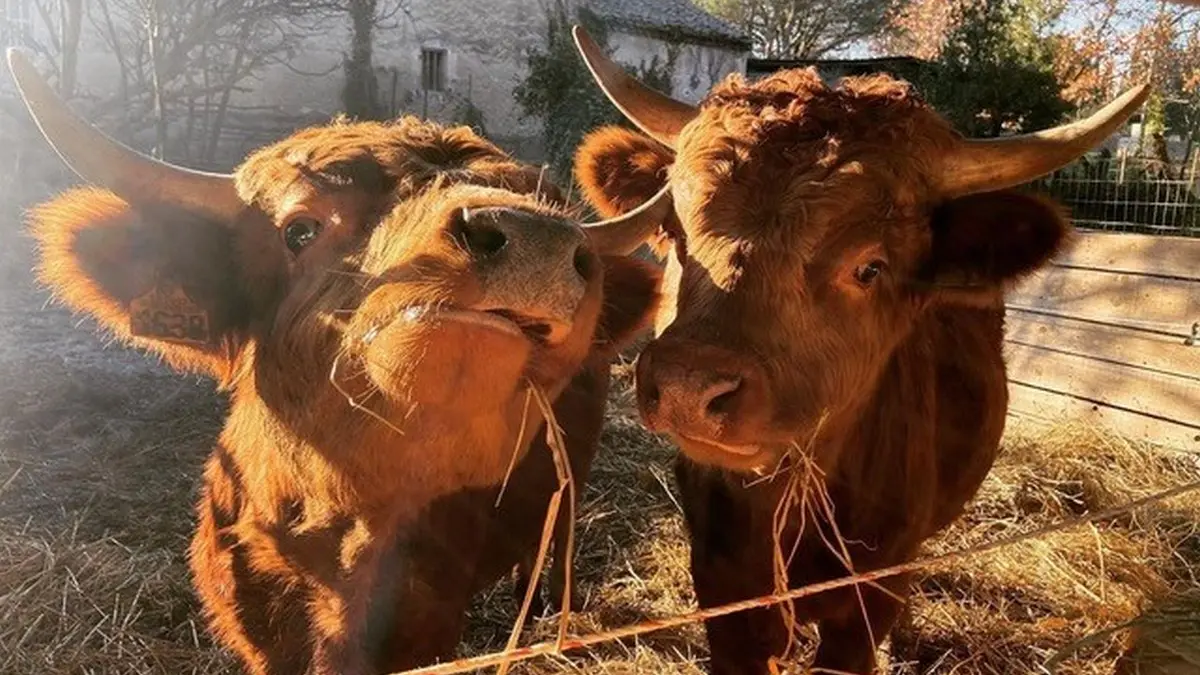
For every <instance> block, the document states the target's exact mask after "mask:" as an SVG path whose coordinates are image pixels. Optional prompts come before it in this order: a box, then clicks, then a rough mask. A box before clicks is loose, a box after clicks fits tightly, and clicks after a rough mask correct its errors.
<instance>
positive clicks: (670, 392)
mask: <svg viewBox="0 0 1200 675" xmlns="http://www.w3.org/2000/svg"><path fill="white" fill-rule="evenodd" d="M680 352H682V354H680ZM711 352H712V350H710V349H700V350H695V349H686V348H684V349H681V350H679V352H676V353H675V354H668V353H664V351H663V350H655V349H653V345H652V346H651V348H648V349H646V350H645V351H644V352H642V355H641V357H639V359H638V367H637V392H638V406H639V408H640V409H641V413H642V417H643V419H644V420H645V421H646V425H647V426H648V427H650V428H651V429H652V430H653V431H670V432H674V433H677V434H680V435H683V436H687V437H690V438H693V439H695V440H702V441H710V442H718V443H724V442H726V441H727V440H728V439H730V438H732V437H737V436H741V431H742V429H741V427H742V426H743V424H742V423H743V421H744V420H745V418H746V416H747V413H748V412H749V411H750V410H751V408H752V407H753V406H755V405H757V404H759V403H761V399H762V398H763V397H762V396H761V395H760V394H761V393H762V390H763V387H764V383H763V376H762V374H761V372H760V370H759V368H757V367H755V366H754V365H752V364H748V363H738V362H737V361H736V360H734V359H728V358H724V359H723V358H721V357H719V356H716V355H714V354H712V353H711ZM680 356H682V358H680ZM756 401H757V402H758V403H756Z"/></svg>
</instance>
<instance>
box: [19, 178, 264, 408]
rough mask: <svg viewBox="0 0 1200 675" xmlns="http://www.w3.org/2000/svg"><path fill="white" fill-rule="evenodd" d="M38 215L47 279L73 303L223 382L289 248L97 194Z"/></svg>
mask: <svg viewBox="0 0 1200 675" xmlns="http://www.w3.org/2000/svg"><path fill="white" fill-rule="evenodd" d="M30 216H31V217H30V228H31V231H32V234H33V236H34V238H35V239H36V240H37V242H38V244H39V249H40V260H39V262H38V268H37V272H38V277H39V280H40V281H41V282H42V283H44V284H46V285H47V286H48V287H49V288H50V289H51V291H52V292H53V293H54V294H55V295H56V296H58V297H59V298H60V299H61V300H62V301H64V302H65V304H67V305H68V306H69V307H71V308H72V309H73V310H76V311H82V312H86V313H87V314H90V315H92V316H93V317H94V318H96V319H97V320H98V321H99V322H100V324H101V325H103V326H104V327H106V328H107V329H109V330H111V331H112V332H113V333H115V334H116V335H117V336H118V337H120V338H122V339H124V340H125V341H127V342H129V343H132V344H134V345H135V346H138V347H142V348H145V349H148V350H150V351H153V352H155V353H158V354H159V355H161V356H162V357H163V358H164V359H165V360H166V361H167V363H169V364H170V365H171V366H172V367H174V368H176V369H177V370H181V371H185V372H201V373H206V374H208V375H211V376H213V377H215V378H217V380H218V381H219V382H220V383H221V384H222V385H227V384H229V383H230V382H231V380H232V379H233V376H234V373H235V370H236V368H237V362H238V359H239V356H240V354H241V353H242V351H243V348H244V347H245V346H246V344H247V343H248V341H249V339H250V335H251V334H252V332H253V331H254V330H255V317H263V316H266V315H267V312H266V306H267V305H268V304H269V303H270V302H271V301H272V300H271V298H272V297H273V296H275V294H277V293H278V291H279V289H280V288H281V285H280V284H281V283H282V281H283V279H284V270H285V269H286V267H285V265H286V262H285V260H284V258H283V256H282V251H280V250H278V249H279V245H278V243H277V242H275V243H274V245H273V244H272V243H271V242H268V241H266V239H268V238H269V235H268V232H273V231H274V228H269V227H266V228H258V229H255V228H236V227H234V224H233V223H224V222H217V221H214V220H212V219H211V218H210V217H205V216H200V215H196V214H194V213H191V212H189V211H185V210H183V209H180V208H178V207H173V206H165V205H158V206H141V205H139V206H138V207H136V208H135V207H133V206H131V205H130V204H129V203H127V202H125V201H124V200H122V199H121V198H120V197H117V196H116V195H115V194H113V193H111V192H108V191H105V190H97V189H92V188H85V189H77V190H72V191H69V192H67V193H64V194H63V195H60V196H59V197H58V198H56V199H54V200H52V201H50V202H48V203H46V204H43V205H41V206H39V207H36V208H35V209H34V210H33V211H32V212H31V214H30ZM256 233H257V236H256ZM243 261H254V264H253V268H252V269H250V268H249V266H248V265H246V264H244V263H243Z"/></svg>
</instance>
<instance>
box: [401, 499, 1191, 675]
mask: <svg viewBox="0 0 1200 675" xmlns="http://www.w3.org/2000/svg"><path fill="white" fill-rule="evenodd" d="M1196 490H1200V480H1197V481H1192V482H1189V483H1186V484H1184V485H1180V486H1178V487H1175V488H1172V489H1169V490H1164V491H1161V492H1156V493H1154V494H1152V495H1149V496H1147V497H1143V498H1141V499H1137V500H1134V501H1131V502H1129V503H1127V504H1123V505H1121V506H1117V507H1114V508H1111V509H1106V510H1103V511H1099V512H1096V513H1092V514H1088V515H1086V516H1080V517H1076V518H1070V519H1067V520H1064V521H1060V522H1058V523H1056V524H1054V525H1050V526H1047V527H1042V528H1038V529H1036V530H1033V531H1031V532H1026V533H1023V534H1018V535H1014V536H1011V537H1005V538H1002V539H997V540H994V541H991V542H988V543H985V544H979V545H976V546H971V547H968V548H965V549H960V550H956V551H951V552H949V553H943V554H940V555H934V556H930V557H927V558H924V559H921V560H915V561H912V562H909V563H905V564H902V565H893V566H891V567H886V568H883V569H879V570H874V571H871V572H865V573H859V574H854V575H851V576H847V577H843V578H841V579H835V580H832V581H826V582H822V583H817V584H811V585H808V586H803V587H801V588H796V589H793V590H790V591H788V592H786V593H775V594H772V595H767V596H762V597H759V598H752V599H749V600H742V601H740V602H734V603H730V604H727V605H721V606H719V607H712V608H709V609H705V610H700V611H697V612H691V613H688V614H683V615H679V616H674V617H668V618H663V619H655V620H651V621H646V622H643V623H639V624H635V625H632V626H626V627H623V628H618V629H615V630H609V631H603V632H599V633H594V634H591V635H584V636H581V637H577V638H573V639H569V640H562V639H559V640H557V641H554V642H541V643H538V644H534V645H530V646H528V647H521V648H518V649H506V650H505V651H503V652H495V653H492V654H484V655H481V656H476V657H472V658H466V659H459V660H456V661H452V662H449V663H444V664H439V665H434V666H427V667H423V668H416V669H412V670H407V671H404V672H403V673H397V674H394V675H454V674H456V673H465V672H468V671H471V670H475V669H477V668H486V667H491V666H507V665H510V664H512V663H517V662H520V661H527V660H529V659H532V658H534V657H537V656H545V655H555V654H561V653H563V652H565V651H570V650H575V649H582V648H584V647H590V646H593V645H599V644H602V643H606V642H613V641H616V640H621V639H625V638H630V637H635V636H639V635H645V634H647V633H653V632H656V631H660V630H664V629H666V628H677V627H680V626H686V625H688V624H692V623H698V622H701V621H706V620H708V619H712V618H716V617H719V616H725V615H728V614H734V613H737V612H741V611H745V610H748V609H756V608H762V607H770V606H773V605H777V604H779V603H782V602H788V601H790V600H796V599H799V598H804V597H808V596H811V595H816V594H817V593H823V592H825V591H831V590H834V589H838V588H844V587H846V586H850V585H854V584H860V583H867V582H873V581H878V580H879V579H884V578H886V577H891V576H895V575H898V574H906V573H909V572H916V571H919V570H922V569H924V568H926V567H929V566H931V565H935V564H939V563H946V562H950V561H953V560H961V559H964V558H970V557H974V556H978V555H981V554H983V553H986V552H988V551H994V550H997V549H1001V548H1005V547H1007V546H1012V545H1014V544H1018V543H1020V542H1023V541H1027V540H1030V539H1035V538H1038V537H1044V536H1046V535H1049V534H1053V533H1056V532H1060V531H1062V530H1066V529H1070V528H1074V527H1079V526H1081V525H1085V524H1088V523H1093V522H1096V521H1103V520H1110V519H1113V518H1116V517H1118V516H1123V515H1126V514H1128V513H1130V512H1132V511H1134V510H1137V509H1140V508H1142V507H1145V506H1148V505H1150V504H1154V503H1157V502H1161V501H1164V500H1167V499H1171V498H1173V497H1177V496H1179V495H1182V494H1186V493H1188V492H1193V491H1196Z"/></svg>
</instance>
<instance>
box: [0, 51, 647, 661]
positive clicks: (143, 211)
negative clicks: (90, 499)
mask: <svg viewBox="0 0 1200 675" xmlns="http://www.w3.org/2000/svg"><path fill="white" fill-rule="evenodd" d="M9 66H10V69H11V70H12V72H13V75H14V78H15V80H16V82H17V84H18V87H19V89H20V91H21V93H22V95H23V96H24V98H25V101H26V104H27V105H28V107H29V109H30V112H31V113H32V115H33V117H34V119H35V121H36V122H37V123H38V125H39V127H40V128H41V129H42V131H43V133H44V134H45V136H46V137H47V138H48V139H49V140H50V142H51V144H52V145H53V146H54V148H55V149H56V151H57V152H58V153H59V154H60V155H61V156H62V158H63V159H64V160H65V161H66V163H67V164H68V165H69V166H70V167H71V168H72V169H73V170H74V171H75V172H76V173H78V174H79V175H80V176H81V177H83V178H85V179H87V180H89V181H91V182H93V183H95V184H97V186H98V187H95V188H86V189H75V190H71V191H69V192H67V193H65V194H63V195H61V196H59V197H57V198H56V199H54V200H52V201H50V202H48V203H46V204H43V205H41V206H39V207H37V208H36V209H35V210H34V211H33V213H32V219H31V220H32V229H33V232H34V234H35V236H36V238H37V239H38V240H39V243H40V246H41V261H40V265H39V272H40V278H41V279H42V281H43V282H44V283H46V284H47V285H48V286H49V287H50V288H51V289H52V290H53V291H55V292H56V294H57V295H58V296H59V297H60V298H61V299H62V300H64V301H65V302H66V304H67V305H69V306H70V307H72V308H74V309H76V310H80V311H83V312H86V313H89V314H91V315H92V316H94V317H95V318H96V319H97V320H98V321H99V322H100V323H101V324H102V325H103V326H105V327H106V328H108V329H109V330H111V331H112V332H113V333H115V334H116V335H117V336H119V337H121V338H123V339H125V340H127V341H128V342H130V343H132V344H134V345H136V346H139V347H142V348H145V349H147V350H149V351H151V352H153V353H157V354H158V355H160V356H161V357H162V358H164V359H165V360H166V361H167V363H169V364H170V365H172V366H173V367H175V368H177V369H179V370H184V371H194V372H200V373H205V374H208V375H211V376H212V377H214V378H215V379H216V380H217V381H218V382H219V383H220V385H221V386H222V387H223V388H226V389H228V390H230V391H231V398H232V402H231V410H230V414H229V418H228V420H227V423H226V426H225V429H224V431H223V433H222V434H221V436H220V440H219V443H218V445H217V447H216V449H215V450H214V451H213V454H212V456H211V458H210V460H209V462H208V464H207V466H206V469H205V474H204V479H203V487H202V493H201V499H200V502H199V505H198V516H199V526H198V529H197V532H196V534H195V537H194V538H193V541H192V546H191V550H190V564H191V568H192V572H193V575H194V581H195V585H196V588H197V591H198V593H199V595H200V597H201V600H202V602H203V605H204V608H205V610H206V613H207V616H208V619H209V622H210V626H211V628H212V630H213V631H214V633H215V634H216V636H217V638H218V639H219V640H220V641H221V642H222V643H223V644H225V645H226V646H228V647H230V648H231V649H232V650H233V651H234V652H235V653H236V654H237V655H238V656H239V657H240V658H241V660H242V661H243V662H244V664H245V665H246V667H247V668H248V669H249V670H250V671H251V672H254V673H339V674H342V675H357V674H364V673H374V672H379V671H381V670H387V671H390V670H394V669H398V668H400V667H407V666H410V665H415V663H413V661H414V659H415V658H420V657H421V655H423V654H425V653H427V652H428V651H429V650H430V649H431V648H430V646H429V644H428V643H427V642H426V641H425V639H424V638H425V637H426V636H427V632H428V630H427V629H426V630H425V632H422V631H421V630H415V629H414V628H413V625H414V622H413V621H412V620H408V619H410V618H411V619H414V620H415V621H416V622H417V623H421V622H424V621H426V620H428V622H429V625H444V624H445V622H440V624H439V621H437V620H435V617H434V616H433V615H434V614H436V613H438V612H441V611H443V607H442V606H441V605H440V604H439V603H440V600H441V599H440V598H438V597H437V596H436V595H432V596H431V595H429V594H427V593H423V592H422V589H424V588H428V587H429V586H431V585H436V583H435V582H430V581H429V579H431V578H432V579H435V580H439V581H440V580H441V579H442V578H443V577H441V576H439V575H446V577H448V578H451V579H455V578H457V580H458V582H459V586H470V585H474V586H478V584H479V583H480V582H479V579H481V578H482V577H483V576H486V574H498V572H496V571H495V570H494V569H490V568H485V569H479V568H475V567H467V568H464V569H462V570H461V571H459V572H457V575H458V576H457V577H455V575H454V574H449V573H448V570H449V569H451V568H453V565H450V564H447V565H445V566H442V567H438V565H437V563H438V559H439V557H438V556H434V557H430V556H429V555H428V552H429V550H431V548H430V546H429V545H428V543H429V542H428V537H429V536H434V535H436V536H440V537H443V539H442V540H439V541H445V540H449V541H454V539H455V538H459V539H462V540H466V541H468V542H470V541H472V540H476V539H478V540H481V541H483V542H484V543H482V544H479V545H478V549H479V550H481V551H482V555H489V554H490V552H491V551H500V552H501V553H502V554H503V555H506V556H508V557H507V561H508V564H509V566H510V567H511V565H512V563H513V562H516V561H518V560H519V559H522V558H528V556H529V552H528V551H524V550H521V551H515V550H511V549H508V550H506V549H500V548H499V547H497V546H495V545H492V544H490V543H489V542H487V541H486V539H485V538H486V537H492V536H506V535H507V533H508V531H509V530H512V531H522V532H523V531H534V532H538V531H540V529H541V522H542V512H543V510H544V508H545V504H546V498H547V497H548V496H549V491H550V489H552V488H553V487H557V485H556V484H555V483H554V482H553V478H552V476H553V472H552V471H547V470H545V469H544V468H541V469H540V468H539V466H541V467H544V466H546V465H548V463H546V460H545V459H544V458H543V459H541V460H539V461H541V462H543V464H540V465H539V464H537V463H536V462H535V463H529V464H523V467H524V468H523V469H522V470H519V471H518V475H517V476H516V478H515V483H514V485H512V486H510V490H513V491H517V492H519V491H520V490H521V489H524V488H528V489H531V490H533V491H537V490H540V492H538V494H536V495H521V497H522V498H523V499H525V500H527V501H536V500H538V499H539V498H540V499H541V503H540V508H533V507H530V506H529V505H528V504H525V503H523V502H521V501H520V500H517V501H515V502H512V503H513V504H515V506H508V507H505V508H506V509H507V510H502V511H501V512H500V513H498V514H496V515H494V516H492V515H490V512H491V511H492V508H493V507H492V502H491V500H490V499H489V500H488V501H486V503H483V504H481V502H480V499H479V497H478V496H476V497H474V498H473V499H474V502H472V501H471V499H467V500H466V501H463V502H461V503H462V504H466V505H467V506H468V507H469V506H471V504H472V503H474V504H475V505H476V508H475V511H474V513H476V515H479V513H480V511H481V509H482V510H483V512H484V513H487V514H489V515H488V517H481V519H480V522H482V526H483V527H484V529H482V530H476V531H467V530H464V528H463V527H461V526H462V525H467V526H470V524H469V523H466V524H464V523H457V522H453V519H451V520H450V522H442V521H440V520H439V514H443V515H444V514H446V513H451V514H452V515H453V513H454V511H453V509H451V510H450V511H445V510H443V511H438V509H434V512H433V513H432V514H429V515H427V516H426V518H427V520H425V521H422V514H423V513H424V510H425V509H426V507H428V506H429V505H430V504H431V503H432V502H434V501H435V500H437V499H439V498H446V496H447V495H453V494H455V493H457V492H459V491H461V490H463V489H464V488H477V489H479V488H484V487H485V486H489V485H494V484H497V483H499V482H500V480H501V478H502V477H503V475H504V473H505V470H506V468H507V466H508V465H509V462H510V458H511V457H512V456H513V454H514V453H517V454H518V455H520V454H523V453H524V452H525V448H527V447H528V446H529V444H530V439H531V438H533V436H534V435H535V434H536V433H537V431H536V430H537V429H538V427H539V424H541V423H542V417H541V414H540V411H539V408H538V406H537V405H529V404H528V403H529V401H528V399H529V390H530V388H531V387H532V386H537V387H540V388H541V389H543V390H544V391H545V392H546V393H547V395H548V396H549V397H550V398H551V400H555V399H556V398H557V397H558V396H559V394H560V393H562V392H563V390H564V389H566V390H567V393H566V394H564V395H563V398H562V399H561V403H562V406H565V407H559V408H558V410H559V413H558V415H559V417H560V420H561V422H562V423H563V424H564V426H566V427H567V431H568V433H570V434H573V435H575V436H578V440H575V441H573V442H574V443H575V445H574V446H573V448H574V449H575V451H576V454H580V453H582V456H584V457H585V458H587V457H590V453H591V450H592V447H593V445H594V439H595V435H596V434H595V432H594V430H595V429H596V425H597V422H596V419H597V418H598V417H599V415H600V414H602V411H603V405H604V396H603V391H602V389H603V387H601V386H597V384H596V377H597V373H599V372H603V371H604V366H605V364H606V363H607V359H608V357H609V355H610V354H611V353H612V352H613V351H614V350H615V349H617V348H619V347H620V346H621V345H622V344H624V343H625V342H627V341H628V340H630V339H631V338H632V336H633V333H635V332H636V331H637V330H639V329H640V327H641V326H643V325H644V323H645V322H646V321H647V320H648V317H649V314H650V313H651V312H652V311H653V307H654V303H655V301H656V298H657V294H656V288H657V284H658V273H657V272H656V271H655V270H654V269H653V268H650V267H645V266H644V265H643V264H641V263H638V262H636V261H633V260H631V259H628V258H625V257H623V256H624V255H625V254H626V253H628V252H629V251H630V250H632V248H633V246H634V245H636V243H637V242H638V241H640V240H641V239H642V238H644V237H645V236H646V227H647V224H649V227H650V228H651V229H652V228H653V227H655V226H656V222H657V221H658V220H661V218H662V215H661V214H658V215H655V214H654V213H653V212H646V213H642V214H640V215H638V216H636V217H633V218H625V219H616V220H614V221H610V222H607V223H602V224H597V225H596V226H593V227H591V229H588V230H585V229H582V228H580V227H579V226H578V225H577V224H576V223H574V222H572V221H571V220H570V219H569V218H568V216H567V214H566V213H565V212H564V204H563V203H562V200H561V198H560V197H559V193H558V192H557V191H555V190H553V189H550V188H546V189H542V188H545V186H540V182H541V176H540V175H539V171H538V170H537V169H536V168H534V167H530V166H526V165H522V164H519V163H517V162H515V161H513V160H512V159H510V158H509V157H508V156H507V155H505V154H504V153H503V152H502V151H501V150H499V149H498V148H496V147H495V146H493V145H492V144H490V143H488V142H486V141H484V140H482V139H480V138H478V137H477V136H475V135H474V134H473V133H472V132H471V131H470V130H469V129H466V128H452V129H447V128H443V127H440V126H437V125H434V124H430V123H423V122H420V121H417V120H415V119H411V118H406V119H402V120H399V121H397V122H394V123H390V124H379V123H355V124H351V123H346V122H335V123H333V124H331V125H329V126H326V127H320V128H313V129H308V130H305V131H301V132H299V133H296V134H294V135H293V136H292V137H290V138H288V139H286V140H284V141H282V142H280V143H277V144H274V145H272V146H269V147H267V148H264V149H262V150H260V151H258V152H256V153H254V154H253V155H252V156H251V157H249V158H248V159H247V160H246V161H245V162H244V163H243V164H242V166H241V167H240V168H239V169H238V170H237V172H236V173H235V174H234V175H217V174H206V173H198V172H193V171H189V170H187V169H182V168H179V167H174V166H171V165H168V164H165V163H162V162H159V161H156V160H153V159H150V158H147V157H144V156H142V155H139V154H137V153H135V152H134V151H132V150H130V149H129V148H127V147H125V146H122V145H120V144H117V143H115V142H113V141H112V140H110V139H108V138H107V137H105V136H103V135H102V134H100V133H99V132H98V131H97V130H95V129H94V128H93V127H91V126H89V125H88V124H86V123H85V122H83V121H81V120H80V119H78V118H77V117H75V116H74V115H73V114H72V113H71V112H70V111H69V110H68V109H67V108H66V107H65V106H64V105H63V104H62V102H61V101H59V100H58V99H57V98H56V97H55V95H54V94H53V92H52V91H51V90H50V88H49V87H48V86H47V85H46V83H45V82H44V81H43V80H42V79H41V78H40V77H39V76H38V74H37V72H36V71H35V70H34V68H33V67H32V65H31V64H30V63H29V61H28V60H27V59H25V58H24V57H22V56H21V55H20V54H19V53H18V52H15V51H12V50H10V51H9ZM521 429H525V432H524V433H523V434H522V433H521V431H520V430H521ZM580 442H582V443H585V444H588V443H591V444H592V445H588V446H587V447H584V448H582V449H581V448H580V445H579V443H580ZM541 447H542V448H543V449H544V446H541ZM539 454H541V453H539ZM547 473H549V474H550V475H549V477H547V476H546V475H545V474H547ZM523 476H524V477H523ZM543 484H549V487H546V488H545V489H541V487H540V486H541V485H543ZM491 496H492V498H494V490H493V491H491ZM511 497H512V494H511V493H510V498H511ZM522 508H524V509H525V510H524V511H523V512H522V511H521V509H522ZM469 510H470V509H468V511H469ZM530 511H533V513H532V514H531V513H530ZM519 518H525V519H530V518H532V519H533V522H529V523H522V522H514V519H519ZM443 527H444V528H457V531H456V532H454V533H453V534H451V535H446V534H445V533H443V532H433V535H429V533H430V531H432V530H436V529H440V528H443ZM487 528H493V529H492V530H489V529H487ZM495 528H501V529H502V530H503V531H496V530H495ZM447 536H448V537H449V538H448V539H446V537H447ZM535 542H536V538H535ZM485 545H486V547H485ZM439 555H442V556H449V557H450V558H451V560H454V561H456V559H455V558H454V551H453V550H451V551H448V552H444V553H443V554H439ZM491 555H493V556H494V557H495V554H491ZM500 558H503V556H499V557H498V558H497V560H489V561H488V563H489V564H491V565H493V567H494V566H496V565H497V561H499V562H503V560H500ZM462 608H465V605H462ZM434 637H435V638H437V639H440V640H442V642H445V638H444V637H443V636H442V635H436V636H434ZM453 638H454V639H455V640H456V639H457V634H454V636H453ZM453 646H454V645H453V644H450V645H449V649H452V648H453ZM441 649H442V651H443V652H444V651H445V650H446V647H445V646H444V645H443V646H442V647H441ZM435 655H438V654H435Z"/></svg>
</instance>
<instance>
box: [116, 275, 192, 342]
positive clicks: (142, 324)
mask: <svg viewBox="0 0 1200 675" xmlns="http://www.w3.org/2000/svg"><path fill="white" fill-rule="evenodd" d="M129 332H131V333H133V334H134V335H136V336H138V337H143V338H150V339H153V340H166V341H168V342H186V343H190V344H198V345H206V344H208V341H209V330H208V312H206V311H204V310H203V309H202V308H201V307H200V306H199V305H197V304H196V303H195V302H193V301H192V299H191V298H189V297H188V296H187V294H186V293H184V292H183V289H182V288H181V287H180V286H178V285H171V286H168V287H155V288H153V289H151V290H150V292H149V293H146V294H145V295H142V296H140V297H137V298H134V299H133V300H132V301H131V302H130V303H129Z"/></svg>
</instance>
